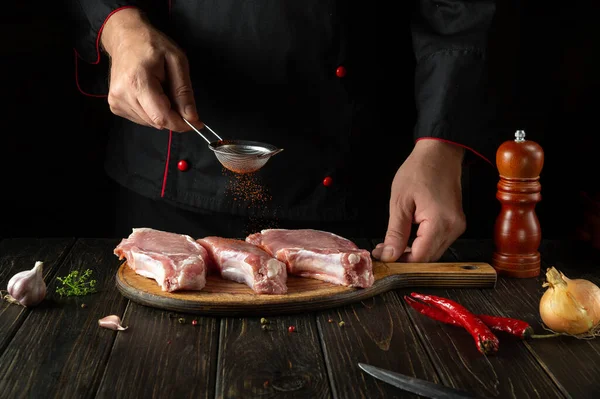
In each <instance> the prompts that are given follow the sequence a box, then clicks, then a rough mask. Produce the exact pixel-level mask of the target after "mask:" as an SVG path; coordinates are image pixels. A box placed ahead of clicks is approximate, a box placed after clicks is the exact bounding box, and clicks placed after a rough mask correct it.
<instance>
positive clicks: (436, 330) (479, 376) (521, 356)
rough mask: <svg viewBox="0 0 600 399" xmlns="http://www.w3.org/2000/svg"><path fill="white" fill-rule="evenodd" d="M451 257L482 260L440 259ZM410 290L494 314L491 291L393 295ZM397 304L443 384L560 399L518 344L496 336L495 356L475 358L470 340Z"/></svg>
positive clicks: (481, 393) (482, 393) (461, 332)
mask: <svg viewBox="0 0 600 399" xmlns="http://www.w3.org/2000/svg"><path fill="white" fill-rule="evenodd" d="M452 258H454V260H455V261H456V260H460V261H463V260H464V261H466V262H477V261H481V259H479V260H478V259H476V258H474V257H471V258H468V259H462V258H458V259H457V258H456V257H455V256H454V252H453V250H449V251H447V252H446V254H445V260H447V261H449V260H451V259H452ZM413 291H417V292H420V293H430V294H433V295H439V296H443V297H446V298H449V299H453V300H455V301H457V302H459V303H460V304H462V305H463V306H465V307H467V308H468V309H471V310H472V311H473V312H475V313H487V314H498V311H497V309H496V308H495V307H494V306H493V305H492V303H490V300H489V296H490V295H491V294H493V292H494V289H439V288H423V289H418V290H415V289H412V290H411V289H401V290H397V291H396V293H397V294H398V295H399V297H400V298H403V296H404V295H408V294H410V292H413ZM402 303H403V305H404V307H405V309H406V310H407V312H408V315H409V317H410V319H411V321H412V323H413V325H414V326H415V327H416V329H417V331H418V334H419V336H420V338H421V340H422V341H423V343H424V346H425V348H426V352H427V354H428V356H429V358H430V359H432V361H433V363H434V365H435V368H436V370H437V372H438V374H439V376H440V379H441V382H442V383H443V384H444V385H447V386H451V387H454V388H457V389H461V390H464V391H468V392H471V393H474V394H476V395H478V396H480V397H517V398H520V397H543V398H553V397H562V395H561V394H560V392H559V391H558V390H557V388H556V387H555V385H554V383H553V382H552V381H551V379H550V378H549V377H548V376H547V375H546V373H545V371H544V370H543V368H542V367H541V366H540V365H539V364H538V362H537V361H536V360H535V359H534V358H533V356H531V354H530V353H529V351H528V350H527V348H526V347H525V346H524V345H523V343H522V342H521V341H520V340H518V339H516V338H514V337H512V336H508V335H506V334H505V335H502V334H499V335H498V338H499V339H500V350H499V352H498V353H497V354H496V355H493V356H487V357H486V356H484V355H482V354H480V353H479V351H478V350H477V348H476V345H475V342H474V340H473V338H472V337H471V335H470V334H469V333H467V332H466V331H465V330H464V329H462V328H458V327H454V326H449V325H445V324H443V323H440V322H437V321H433V320H431V319H429V318H428V317H426V316H423V315H421V314H419V313H417V312H415V311H414V310H413V309H412V308H410V307H409V306H408V305H406V303H405V302H404V300H403V299H402ZM523 376H527V378H523Z"/></svg>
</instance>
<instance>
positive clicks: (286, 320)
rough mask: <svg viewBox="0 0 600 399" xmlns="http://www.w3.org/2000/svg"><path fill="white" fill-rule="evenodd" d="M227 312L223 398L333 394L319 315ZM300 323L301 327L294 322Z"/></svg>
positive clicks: (219, 377)
mask: <svg viewBox="0 0 600 399" xmlns="http://www.w3.org/2000/svg"><path fill="white" fill-rule="evenodd" d="M268 321H269V323H268V324H267V326H268V328H269V329H268V330H263V329H262V325H261V322H260V318H258V317H247V318H230V317H228V318H223V319H222V320H221V336H220V346H219V361H218V366H217V370H218V374H217V388H216V395H215V396H216V397H217V398H245V397H273V396H280V397H285V398H315V399H317V398H328V397H330V396H331V391H330V389H329V383H328V379H327V371H326V368H325V364H324V361H323V355H322V351H321V346H320V343H319V335H318V332H317V326H316V322H315V318H314V316H312V315H310V314H298V315H286V316H273V317H268ZM289 326H294V327H295V328H296V331H295V332H289V331H288V327H289Z"/></svg>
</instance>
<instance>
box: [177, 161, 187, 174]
mask: <svg viewBox="0 0 600 399" xmlns="http://www.w3.org/2000/svg"><path fill="white" fill-rule="evenodd" d="M189 168H190V165H188V163H187V161H186V160H184V159H182V160H181V161H179V162H177V169H179V170H180V171H182V172H185V171H186V170H188V169H189Z"/></svg>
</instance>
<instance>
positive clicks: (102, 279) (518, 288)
mask: <svg viewBox="0 0 600 399" xmlns="http://www.w3.org/2000/svg"><path fill="white" fill-rule="evenodd" d="M118 241H119V240H118V239H97V238H77V239H76V238H64V239H61V238H49V239H37V238H14V239H6V238H5V239H3V240H1V241H0V288H2V289H5V288H6V285H7V283H8V280H9V279H10V277H11V276H12V275H13V274H15V273H16V272H18V271H21V270H24V269H28V268H31V267H33V265H34V262H35V261H36V260H43V261H44V262H45V279H46V283H47V284H48V295H47V297H46V299H45V300H44V302H42V304H40V305H39V306H38V307H35V308H31V309H26V308H23V307H21V306H18V305H14V304H9V303H7V302H4V301H3V302H2V303H1V304H0V397H1V398H11V399H13V398H61V399H62V398H78V399H79V398H94V397H100V398H202V397H206V398H209V397H210V398H213V397H217V398H247V397H259V398H273V397H282V398H330V397H333V398H405V397H406V398H410V397H414V395H411V394H409V393H407V392H404V391H401V390H399V389H397V388H395V387H393V386H391V385H388V384H386V383H383V382H381V381H378V380H376V379H374V378H373V377H371V376H369V375H367V374H365V373H364V372H362V371H361V370H360V369H359V367H358V365H357V363H358V362H363V363H368V364H371V365H375V366H379V367H383V368H386V369H389V370H393V371H396V372H399V373H403V374H406V375H410V376H415V377H418V378H421V379H425V380H429V381H433V382H437V383H439V384H444V385H447V386H452V387H456V388H460V389H463V390H466V391H470V392H472V393H474V394H476V395H479V396H481V397H493V398H495V397H497V398H530V397H535V398H555V397H558V398H562V397H568V398H593V397H596V398H598V397H600V367H599V366H600V339H593V340H580V339H576V338H572V337H558V338H551V339H538V340H530V341H521V340H518V339H516V338H514V337H511V336H508V335H504V334H502V333H498V337H499V339H500V351H499V352H498V354H496V355H495V356H490V357H485V356H483V355H481V354H480V353H479V352H478V351H477V350H476V348H475V344H474V342H473V340H472V338H471V336H470V335H469V334H468V333H467V332H465V331H464V330H462V329H460V328H457V327H453V326H448V325H443V324H441V323H438V322H435V321H432V320H430V319H428V318H426V317H424V316H421V315H419V314H416V313H415V312H414V311H412V309H409V308H407V306H406V304H405V303H404V302H403V301H402V300H401V298H402V295H404V294H406V293H409V292H410V291H418V292H424V293H432V294H436V295H442V296H445V297H448V298H451V299H454V300H456V301H458V302H460V303H461V304H463V305H465V306H466V307H468V308H469V309H471V310H472V311H474V312H477V313H487V314H495V315H503V316H511V317H517V318H521V319H524V320H526V321H528V322H529V323H531V324H532V326H533V327H534V329H535V330H536V332H537V333H544V332H545V330H544V329H543V327H542V325H541V324H540V319H539V312H538V303H539V299H540V297H541V295H542V293H543V291H544V288H542V282H543V276H540V277H539V278H532V279H520V280H519V279H507V278H502V277H499V279H498V283H497V285H496V287H495V288H491V289H472V288H469V289H439V288H438V289H429V288H426V287H419V288H413V289H403V290H398V291H394V292H388V293H386V294H383V295H379V296H376V297H374V298H372V299H369V300H365V301H363V302H359V303H356V304H353V305H348V306H345V307H341V308H335V309H330V310H326V311H319V312H316V313H304V314H296V315H289V316H277V317H274V316H271V317H269V321H270V326H271V327H272V329H271V330H270V331H263V330H262V329H261V324H260V317H235V318H228V317H224V318H218V317H198V316H194V315H186V314H174V313H172V312H169V311H163V310H159V309H154V308H149V307H145V306H141V305H138V304H136V303H135V302H132V301H129V300H127V299H126V298H124V297H123V296H122V295H121V294H120V293H119V292H118V291H117V289H116V286H115V273H116V270H117V268H118V267H119V265H120V263H121V262H120V261H119V260H118V259H117V257H116V256H115V255H113V249H114V247H115V246H116V244H117V243H118ZM355 241H357V243H358V244H360V245H361V246H363V247H365V248H371V245H372V243H373V241H372V240H355ZM492 249H493V247H492V243H491V242H490V241H489V240H487V241H486V240H480V241H479V240H459V241H457V242H456V243H455V244H454V245H453V246H452V247H451V249H450V250H449V251H447V253H446V254H445V255H444V258H443V259H442V261H465V262H474V261H484V262H489V260H490V258H491V253H492ZM540 250H541V252H542V255H543V260H544V266H543V268H544V270H545V268H546V267H548V266H556V267H557V268H558V269H559V270H561V271H563V272H564V273H565V274H566V275H567V276H569V277H572V278H577V277H582V278H587V279H590V280H592V281H594V282H595V283H596V284H600V262H599V260H600V257H599V256H598V253H597V252H594V251H593V250H591V249H586V248H583V247H582V246H580V244H576V243H569V242H562V243H558V242H552V241H548V242H544V243H543V244H542V247H541V248H540ZM86 268H89V269H92V270H93V276H94V277H95V279H96V280H97V282H98V288H99V292H98V293H96V294H91V295H87V296H83V297H64V298H63V297H60V296H59V295H58V294H56V293H55V290H56V287H57V280H56V277H62V276H65V275H67V274H68V273H69V272H70V271H71V270H82V269H86ZM82 304H86V307H85V308H82V307H81V305H82ZM109 314H117V315H120V316H121V317H122V319H123V324H124V325H126V326H128V327H129V328H128V330H126V331H124V332H117V331H112V330H108V329H104V328H100V327H99V326H98V319H99V318H101V317H103V316H106V315H109ZM180 317H183V318H185V319H186V322H185V324H180V323H179V321H178V318H180ZM193 319H197V321H198V323H197V325H192V323H191V321H192V320H193ZM330 320H332V321H333V322H330ZM339 321H344V322H345V325H344V326H343V327H340V326H339V325H338V322H339ZM291 325H293V326H295V327H296V332H294V333H289V332H288V329H287V328H288V326H291Z"/></svg>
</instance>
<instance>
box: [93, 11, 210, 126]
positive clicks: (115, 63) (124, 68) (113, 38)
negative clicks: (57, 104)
mask: <svg viewBox="0 0 600 399" xmlns="http://www.w3.org/2000/svg"><path fill="white" fill-rule="evenodd" d="M101 44H102V46H103V47H104V49H105V51H106V52H107V53H108V54H109V56H110V60H111V61H110V81H109V82H110V84H109V92H108V104H109V105H110V110H111V112H112V113H114V114H115V115H118V116H121V117H123V118H127V119H129V120H131V121H133V122H135V123H138V124H140V125H146V126H153V127H155V128H157V129H169V130H175V131H178V132H184V131H188V130H190V127H189V126H188V125H187V124H186V123H185V122H184V121H183V119H182V118H181V115H183V116H184V117H185V118H186V119H187V120H189V121H190V122H192V121H194V122H197V123H196V124H195V126H197V127H198V128H201V127H202V123H201V122H198V114H197V111H196V103H195V101H194V96H193V91H192V83H191V80H190V75H189V67H188V60H187V57H186V56H185V54H184V53H183V51H182V50H181V49H180V48H179V47H177V45H176V44H175V43H173V41H172V40H171V39H169V38H168V37H167V36H166V35H164V34H163V33H161V32H160V31H158V30H157V29H155V28H154V27H152V25H150V23H149V22H148V21H147V20H146V19H145V18H144V16H143V15H142V13H141V12H140V11H139V10H137V9H135V8H127V9H123V10H120V11H118V12H116V13H115V14H114V15H112V16H111V17H110V18H109V19H108V21H107V22H106V24H105V25H104V29H103V30H102V36H101Z"/></svg>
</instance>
